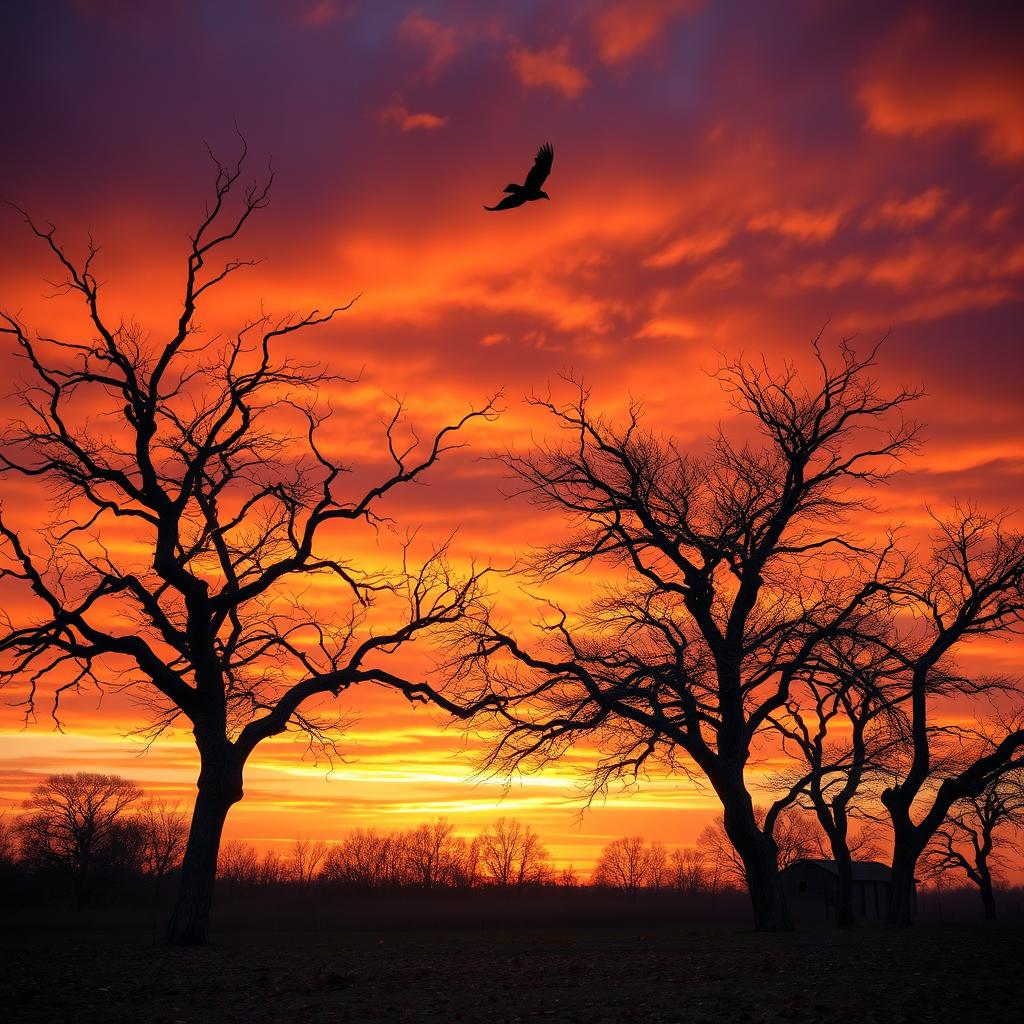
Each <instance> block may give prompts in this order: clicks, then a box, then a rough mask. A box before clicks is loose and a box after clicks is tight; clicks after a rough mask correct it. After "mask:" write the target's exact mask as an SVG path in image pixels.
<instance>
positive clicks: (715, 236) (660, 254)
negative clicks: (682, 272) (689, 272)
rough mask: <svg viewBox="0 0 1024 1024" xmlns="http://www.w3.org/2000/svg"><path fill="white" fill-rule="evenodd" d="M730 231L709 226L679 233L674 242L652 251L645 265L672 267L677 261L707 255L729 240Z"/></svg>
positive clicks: (680, 261)
mask: <svg viewBox="0 0 1024 1024" xmlns="http://www.w3.org/2000/svg"><path fill="white" fill-rule="evenodd" d="M730 237H731V232H729V231H728V230H726V229H725V228H711V229H709V230H707V231H702V232H699V233H697V234H692V235H681V236H680V237H679V238H677V239H676V240H675V241H674V242H669V244H668V245H666V246H665V247H664V248H662V249H659V250H658V251H657V252H655V253H652V254H651V255H650V256H648V257H647V258H646V259H645V260H644V266H645V267H658V268H661V267H674V266H675V265H676V264H677V263H684V262H688V261H690V260H696V259H699V258H700V257H701V256H707V255H708V253H712V252H715V250H717V249H721V248H722V246H723V245H725V243H726V242H728V241H729V238H730Z"/></svg>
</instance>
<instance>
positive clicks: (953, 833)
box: [925, 767, 1024, 920]
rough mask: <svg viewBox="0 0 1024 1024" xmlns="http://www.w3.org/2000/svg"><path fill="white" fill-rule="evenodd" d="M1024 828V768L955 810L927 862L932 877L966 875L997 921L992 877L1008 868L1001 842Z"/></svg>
mask: <svg viewBox="0 0 1024 1024" xmlns="http://www.w3.org/2000/svg"><path fill="white" fill-rule="evenodd" d="M1022 828H1024V768H1020V767H1018V768H1014V769H1012V770H1009V771H1003V772H1001V773H1000V774H998V775H996V776H995V777H994V778H992V780H991V781H990V782H989V783H988V785H986V786H985V788H984V789H983V790H982V791H981V792H980V793H979V794H977V796H972V797H966V798H965V799H963V800H960V801H958V802H957V803H956V804H954V805H953V806H952V807H951V808H950V810H949V813H948V814H947V816H946V820H945V822H944V823H943V824H942V825H941V826H940V827H939V828H938V829H937V830H936V832H935V835H934V836H932V839H931V842H930V844H929V847H928V849H927V850H926V851H925V857H926V858H927V861H928V866H929V868H930V870H931V871H932V873H943V872H948V871H958V872H963V873H964V874H965V875H966V876H967V878H969V879H970V881H971V882H972V883H973V884H974V885H976V886H977V887H978V893H979V895H980V896H981V904H982V907H983V908H984V912H985V917H986V918H988V919H989V920H992V919H994V918H995V916H996V897H995V890H994V887H993V873H994V872H995V871H996V870H997V869H999V868H1001V867H1006V866H1008V863H1009V858H1008V856H1007V853H1006V850H1005V849H1001V848H1000V841H1001V840H1003V839H1005V836H1006V833H1008V832H1013V831H1018V832H1019V830H1020V829H1022ZM1011 849H1012V847H1011Z"/></svg>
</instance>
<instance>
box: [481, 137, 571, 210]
mask: <svg viewBox="0 0 1024 1024" xmlns="http://www.w3.org/2000/svg"><path fill="white" fill-rule="evenodd" d="M554 159H555V151H554V150H553V149H552V148H551V143H550V142H545V143H544V145H543V146H541V147H540V149H538V150H537V155H536V157H534V160H533V166H532V167H531V168H530V173H529V174H528V175H527V176H526V181H525V182H524V183H523V184H522V185H515V184H512V185H506V186H505V191H506V192H508V193H509V195H507V196H505V198H504V199H502V201H501V202H500V203H498V205H497V206H485V207H484V209H485V210H511V209H514V208H515V207H517V206H522V205H523V203H530V202H533V200H534V199H550V198H551V196H549V195H548V194H547V192H542V191H541V185H543V184H544V182H545V181H546V180H547V176H548V175H549V174H550V173H551V164H552V161H553V160H554Z"/></svg>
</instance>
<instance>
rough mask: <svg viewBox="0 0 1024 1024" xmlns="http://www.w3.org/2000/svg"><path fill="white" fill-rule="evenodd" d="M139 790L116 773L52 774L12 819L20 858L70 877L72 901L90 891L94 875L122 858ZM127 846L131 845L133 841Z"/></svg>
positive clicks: (86, 896)
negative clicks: (19, 846) (14, 820)
mask: <svg viewBox="0 0 1024 1024" xmlns="http://www.w3.org/2000/svg"><path fill="white" fill-rule="evenodd" d="M141 799H142V790H141V789H140V788H139V787H138V786H137V785H136V784H135V783H134V782H132V781H131V780H130V779H124V778H121V776H119V775H97V774H95V773H92V772H76V773H74V774H73V775H71V774H61V775H51V776H50V777H49V778H47V779H46V780H45V781H44V782H41V783H40V784H39V785H38V786H36V787H35V788H34V789H33V790H32V793H31V795H30V796H29V798H28V799H27V800H26V801H25V813H24V814H23V815H22V816H21V818H20V819H19V820H18V822H17V824H16V829H17V832H18V836H19V839H20V845H21V854H22V857H23V858H24V859H25V860H26V861H28V862H29V863H30V864H34V865H35V866H37V867H38V868H41V869H43V870H46V869H47V868H56V869H57V870H58V871H60V872H61V873H63V874H65V875H66V876H67V877H68V878H69V879H70V880H71V884H72V888H73V892H74V897H75V902H76V903H78V904H80V905H81V904H85V903H87V902H88V901H89V899H90V898H91V896H92V895H93V888H94V883H95V881H96V878H97V876H98V875H100V874H102V873H103V872H104V871H107V870H109V869H110V868H112V867H113V866H115V864H116V863H117V862H118V861H119V860H120V861H123V860H124V856H123V855H124V846H125V841H126V840H128V839H133V838H134V837H130V836H129V829H128V825H129V821H130V818H129V814H130V812H131V810H132V808H133V807H134V806H135V805H136V804H137V803H138V802H139V801H140V800H141ZM131 845H133V846H134V845H135V844H134V843H133V842H132V843H131Z"/></svg>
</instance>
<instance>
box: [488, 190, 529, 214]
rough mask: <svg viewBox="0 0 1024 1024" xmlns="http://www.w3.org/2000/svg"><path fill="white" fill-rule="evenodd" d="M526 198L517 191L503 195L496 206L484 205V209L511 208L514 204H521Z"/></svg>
mask: <svg viewBox="0 0 1024 1024" xmlns="http://www.w3.org/2000/svg"><path fill="white" fill-rule="evenodd" d="M525 202H526V200H525V199H524V198H523V196H522V195H520V194H519V193H518V192H514V193H513V194H512V195H510V196H505V198H504V199H502V201H501V202H500V203H498V205H497V206H485V207H484V209H485V210H511V209H512V208H513V207H515V206H522V205H523V203H525Z"/></svg>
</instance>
